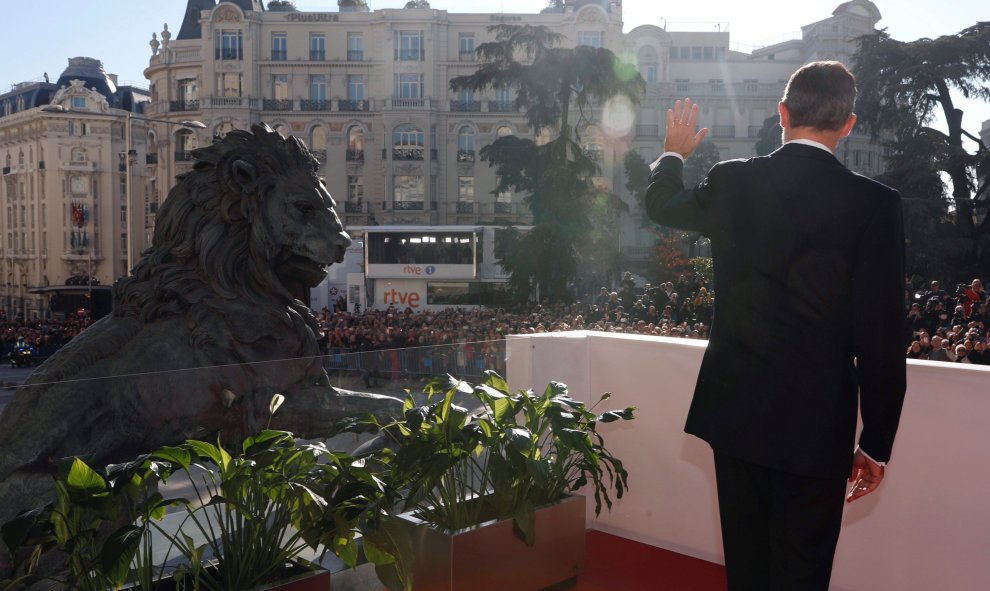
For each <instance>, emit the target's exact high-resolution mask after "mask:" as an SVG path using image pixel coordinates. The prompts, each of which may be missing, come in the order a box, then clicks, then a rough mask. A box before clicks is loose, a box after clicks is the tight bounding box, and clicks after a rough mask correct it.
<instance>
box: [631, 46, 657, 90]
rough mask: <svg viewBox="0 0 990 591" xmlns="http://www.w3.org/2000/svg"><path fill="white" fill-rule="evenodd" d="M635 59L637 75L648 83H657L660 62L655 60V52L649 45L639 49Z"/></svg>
mask: <svg viewBox="0 0 990 591" xmlns="http://www.w3.org/2000/svg"><path fill="white" fill-rule="evenodd" d="M636 58H637V61H638V62H639V75H640V76H642V77H643V80H645V81H646V82H648V83H653V82H658V81H659V76H660V73H659V71H658V64H659V63H660V60H659V58H657V50H656V49H654V48H653V47H651V46H649V45H647V46H644V47H640V48H639V52H638V53H637V55H636Z"/></svg>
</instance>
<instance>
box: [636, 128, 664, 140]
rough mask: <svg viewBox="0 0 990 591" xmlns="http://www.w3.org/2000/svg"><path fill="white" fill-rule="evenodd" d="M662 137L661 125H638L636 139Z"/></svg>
mask: <svg viewBox="0 0 990 591" xmlns="http://www.w3.org/2000/svg"><path fill="white" fill-rule="evenodd" d="M659 136H660V126H659V125H637V126H636V137H659Z"/></svg>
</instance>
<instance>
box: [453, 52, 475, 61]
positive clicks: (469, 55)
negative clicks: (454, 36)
mask: <svg viewBox="0 0 990 591" xmlns="http://www.w3.org/2000/svg"><path fill="white" fill-rule="evenodd" d="M476 59H477V56H476V55H475V53H474V52H473V51H459V52H457V60H458V61H462V62H473V61H475V60H476Z"/></svg>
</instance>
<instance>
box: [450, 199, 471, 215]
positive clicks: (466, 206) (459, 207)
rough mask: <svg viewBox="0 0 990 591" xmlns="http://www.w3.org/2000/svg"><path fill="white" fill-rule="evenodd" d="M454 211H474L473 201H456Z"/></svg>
mask: <svg viewBox="0 0 990 591" xmlns="http://www.w3.org/2000/svg"><path fill="white" fill-rule="evenodd" d="M454 205H455V208H454V212H455V213H474V208H475V205H474V202H473V201H458V202H457V203H455V204H454Z"/></svg>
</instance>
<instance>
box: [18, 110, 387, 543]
mask: <svg viewBox="0 0 990 591" xmlns="http://www.w3.org/2000/svg"><path fill="white" fill-rule="evenodd" d="M193 155H194V157H195V158H196V160H197V162H196V164H195V166H194V168H193V170H192V171H191V172H189V173H187V174H184V175H182V176H180V177H178V182H177V184H176V185H175V187H173V188H172V190H171V191H170V193H169V197H168V199H167V200H166V201H165V203H164V204H163V206H162V208H161V210H160V212H159V214H158V218H157V223H156V227H155V233H154V239H153V244H152V246H151V248H149V249H148V250H147V251H146V252H145V253H144V254H143V257H142V259H141V260H140V262H138V264H137V265H136V266H135V268H134V269H133V275H131V276H129V277H125V278H122V279H120V280H118V281H117V283H116V284H115V285H114V292H113V297H114V310H113V314H112V315H110V316H107V317H105V318H103V319H101V320H100V321H98V322H96V323H94V324H93V325H92V326H91V327H89V328H88V329H86V330H85V331H83V332H82V333H81V334H80V335H79V336H78V337H76V338H74V339H73V340H72V341H70V342H69V344H68V345H66V346H65V347H64V348H63V349H61V350H60V351H59V352H58V353H57V354H55V355H54V356H52V357H51V358H50V359H48V360H47V361H45V363H43V364H42V365H41V366H39V367H38V369H37V370H36V371H35V372H34V373H33V374H32V375H31V377H30V378H29V379H28V381H27V383H26V384H25V385H24V387H22V388H20V389H19V390H18V391H17V392H16V393H15V395H14V398H13V400H12V401H11V403H10V404H8V406H7V408H6V409H5V410H4V412H3V414H2V415H0V523H3V522H5V521H7V520H8V519H10V518H12V517H13V516H14V515H16V513H17V512H18V511H19V510H22V509H26V508H28V507H31V506H37V505H39V504H43V502H40V501H42V500H43V499H45V498H47V497H49V496H51V495H52V491H53V485H52V481H51V476H50V474H51V470H52V469H53V464H54V461H55V460H56V459H58V458H62V457H67V456H73V455H81V456H87V457H88V458H90V459H91V460H92V461H93V462H95V463H96V464H97V465H99V464H106V463H110V462H117V461H122V460H127V459H131V458H133V457H134V456H136V455H138V454H140V453H143V452H147V451H150V450H152V449H155V448H157V447H159V446H162V445H169V444H176V443H179V442H182V441H184V440H186V439H188V438H204V437H207V438H209V437H215V436H216V435H217V434H220V435H221V436H222V437H223V440H224V441H225V442H236V441H238V440H240V439H242V438H243V437H245V436H247V435H249V434H251V433H253V432H256V431H257V430H259V429H261V428H263V427H265V425H266V424H267V423H268V421H269V402H270V400H271V398H272V396H273V394H275V393H282V394H284V395H285V398H286V400H285V403H284V405H283V406H282V407H281V408H280V409H279V411H278V412H277V413H276V414H275V416H274V418H273V419H272V422H271V425H272V427H273V428H282V429H286V430H290V431H293V432H294V433H296V434H297V435H299V436H302V437H319V436H323V435H326V434H327V433H328V432H330V431H331V430H332V429H333V427H334V425H335V424H336V423H338V422H339V421H340V420H341V419H343V418H344V417H349V416H355V415H360V414H364V413H369V412H370V413H374V414H377V415H387V414H392V413H393V412H395V413H398V412H400V409H401V402H400V401H398V400H396V399H393V398H389V397H385V396H376V395H373V394H362V393H357V392H346V391H342V390H335V389H334V388H332V387H331V386H330V383H329V379H328V377H327V374H326V372H325V371H324V369H323V365H322V359H321V358H320V357H319V355H320V351H319V346H318V342H317V336H318V335H319V334H320V330H319V326H318V324H317V322H316V319H315V318H314V317H313V315H312V313H311V312H310V310H309V308H308V306H307V305H306V304H304V303H303V302H302V301H300V300H299V296H300V294H301V293H302V292H304V289H303V288H305V287H307V286H308V287H315V286H316V285H317V284H319V282H320V281H322V279H323V278H324V276H325V275H326V267H327V266H328V265H330V264H332V263H335V262H340V261H341V260H343V255H344V250H345V249H346V247H347V246H348V245H349V244H350V242H351V241H350V238H349V237H348V236H347V234H346V233H345V232H344V230H343V227H342V225H341V222H340V219H339V218H338V217H337V214H336V213H335V211H334V205H335V204H334V201H333V199H332V198H331V197H330V194H329V193H328V192H327V189H326V187H325V186H324V184H323V182H322V180H321V179H320V178H319V177H318V176H317V166H318V162H317V161H316V159H315V158H314V157H313V156H312V155H311V154H310V153H309V151H308V150H307V149H306V146H305V145H304V144H302V142H300V141H299V140H297V139H295V138H288V139H285V138H283V137H282V136H281V135H279V134H278V133H276V132H275V131H273V130H272V129H271V128H269V127H268V126H267V125H264V124H262V125H255V126H253V127H252V128H251V131H250V132H248V131H242V130H237V131H232V132H230V133H228V134H227V135H226V136H225V137H224V139H223V140H222V141H219V142H217V143H214V144H213V145H211V146H209V147H206V148H201V149H198V150H196V151H194V152H193ZM0 554H2V552H0Z"/></svg>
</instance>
